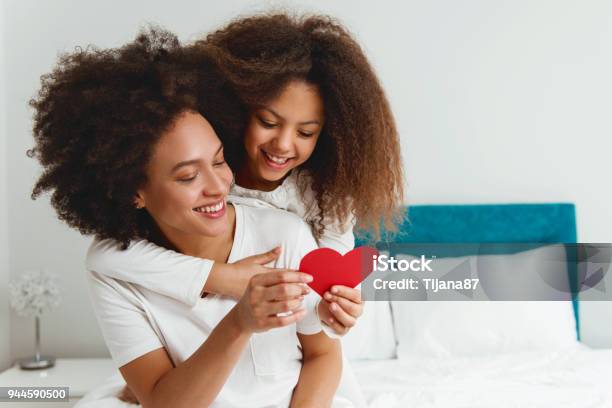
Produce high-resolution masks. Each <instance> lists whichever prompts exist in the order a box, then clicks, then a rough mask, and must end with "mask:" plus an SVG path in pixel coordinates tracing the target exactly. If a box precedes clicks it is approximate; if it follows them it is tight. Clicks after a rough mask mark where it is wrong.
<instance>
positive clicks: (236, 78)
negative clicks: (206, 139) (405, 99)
mask: <svg viewBox="0 0 612 408" xmlns="http://www.w3.org/2000/svg"><path fill="white" fill-rule="evenodd" d="M198 44H199V46H200V47H202V48H203V49H206V50H207V51H208V52H209V54H210V55H213V56H214V58H215V61H216V63H217V65H218V66H219V67H220V69H221V70H222V72H223V73H224V75H225V76H226V78H227V80H228V81H229V82H230V83H231V85H232V87H233V88H234V89H235V91H236V93H237V94H238V96H239V97H240V99H241V101H242V102H243V103H244V104H245V105H246V106H247V107H248V109H253V108H255V107H257V106H262V105H264V106H265V105H266V103H268V102H269V101H271V100H273V99H274V98H275V97H276V96H278V95H279V94H280V93H281V92H282V91H283V89H284V88H285V87H286V86H287V84H288V83H289V82H290V81H294V80H298V81H305V82H307V83H311V84H314V85H317V86H318V88H319V90H320V92H321V96H322V99H323V104H324V109H325V124H324V127H323V129H322V132H321V135H320V137H319V140H318V142H317V146H316V148H315V150H314V152H313V154H312V156H311V157H310V159H309V160H308V161H306V162H305V163H304V164H303V165H302V166H301V169H303V170H307V171H308V173H309V174H310V176H311V177H308V178H302V180H309V181H310V182H311V183H312V184H311V187H312V189H313V191H314V193H315V197H316V205H317V206H318V213H319V220H318V221H317V222H315V224H316V225H314V227H315V232H319V233H320V232H321V231H322V229H323V225H324V223H323V221H324V220H326V219H329V220H339V221H340V222H342V223H344V222H345V221H346V220H347V219H348V218H349V217H350V216H353V215H354V216H355V217H356V218H357V221H358V226H360V227H362V228H364V229H368V230H373V231H374V232H375V235H378V232H379V226H380V225H381V220H382V221H383V225H385V227H386V228H387V229H390V230H393V229H394V226H395V221H397V219H398V215H399V211H398V210H399V208H400V205H401V204H402V202H403V188H404V187H403V185H404V183H403V168H402V163H401V154H400V146H399V137H398V132H397V128H396V125H395V120H394V118H393V115H392V113H391V109H390V107H389V103H388V101H387V98H386V96H385V93H384V91H383V89H382V87H381V85H380V82H379V81H378V78H377V77H376V74H375V72H374V70H373V68H372V66H371V65H370V63H369V61H368V59H367V57H366V56H365V54H364V52H363V51H362V49H361V48H360V47H359V45H358V44H357V42H356V41H355V40H354V39H353V38H352V36H351V35H350V34H349V33H348V32H347V30H346V29H345V28H344V27H343V26H342V25H341V24H339V23H337V22H336V21H334V20H333V19H332V18H330V17H327V16H304V17H293V16H290V15H288V14H283V13H280V14H262V15H256V16H252V17H247V18H242V19H238V20H235V21H233V22H232V23H230V24H229V25H227V26H226V27H224V28H222V29H220V30H218V31H215V32H213V33H211V34H210V35H208V36H207V37H206V38H205V39H203V40H201V41H200V42H199V43H198ZM229 136H237V137H238V138H239V139H237V140H236V141H235V142H234V143H232V144H233V145H239V146H242V145H243V142H242V137H243V136H242V135H236V134H232V135H228V137H229ZM233 160H234V161H235V163H232V162H230V164H234V165H236V164H239V163H242V159H241V158H240V157H239V156H237V157H236V158H234V159H233ZM305 187H306V186H302V192H304V191H305Z"/></svg>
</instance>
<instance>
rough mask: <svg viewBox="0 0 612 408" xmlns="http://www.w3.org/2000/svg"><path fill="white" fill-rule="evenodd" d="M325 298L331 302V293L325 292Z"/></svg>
mask: <svg viewBox="0 0 612 408" xmlns="http://www.w3.org/2000/svg"><path fill="white" fill-rule="evenodd" d="M323 297H324V298H325V299H327V300H331V298H332V295H331V293H329V292H325V294H324V295H323Z"/></svg>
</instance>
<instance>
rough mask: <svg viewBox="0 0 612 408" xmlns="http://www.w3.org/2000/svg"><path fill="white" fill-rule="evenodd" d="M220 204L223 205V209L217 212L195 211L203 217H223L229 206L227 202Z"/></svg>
mask: <svg viewBox="0 0 612 408" xmlns="http://www.w3.org/2000/svg"><path fill="white" fill-rule="evenodd" d="M220 204H221V208H220V209H219V210H217V211H211V212H206V211H197V210H196V209H194V210H193V211H194V212H195V213H196V214H198V215H199V216H201V217H206V218H219V217H223V215H224V214H225V209H226V207H227V205H226V204H225V200H223V201H221V203H220ZM199 208H202V207H199Z"/></svg>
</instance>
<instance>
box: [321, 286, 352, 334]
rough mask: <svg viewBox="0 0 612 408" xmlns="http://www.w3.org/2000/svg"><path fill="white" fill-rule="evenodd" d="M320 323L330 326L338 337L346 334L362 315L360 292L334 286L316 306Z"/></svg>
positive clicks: (346, 287)
mask: <svg viewBox="0 0 612 408" xmlns="http://www.w3.org/2000/svg"><path fill="white" fill-rule="evenodd" d="M318 312H319V318H320V319H321V322H323V323H325V324H327V325H328V326H330V327H331V328H332V329H333V330H334V331H335V332H336V333H338V334H339V335H344V334H346V333H348V331H349V330H350V329H351V327H353V326H355V323H357V318H358V317H359V316H361V314H362V313H363V302H362V301H361V291H359V290H358V289H353V288H349V287H348V286H342V285H335V286H332V288H331V293H330V292H325V293H324V294H323V299H322V300H321V302H319V306H318Z"/></svg>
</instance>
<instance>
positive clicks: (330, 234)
mask: <svg viewBox="0 0 612 408" xmlns="http://www.w3.org/2000/svg"><path fill="white" fill-rule="evenodd" d="M354 226H355V219H354V218H353V217H351V218H350V219H349V220H347V221H346V223H344V225H341V224H339V223H326V224H325V229H324V230H323V232H322V235H321V237H320V238H319V239H318V241H317V243H318V245H319V247H324V248H331V249H334V250H336V251H338V252H339V253H341V254H343V255H344V254H346V253H347V252H349V251H351V250H352V249H353V248H355V236H354V234H353V228H354ZM363 307H364V304H363V302H362V301H361V292H360V291H359V290H358V289H353V288H349V287H347V286H342V285H336V286H334V287H333V288H332V293H330V292H325V293H324V294H323V300H321V302H320V303H319V304H318V305H317V313H318V314H319V317H320V319H321V322H322V323H323V324H324V325H323V331H324V332H325V334H327V335H328V336H329V337H331V338H332V339H338V338H340V337H342V336H343V335H345V334H346V333H348V332H349V330H350V329H351V328H352V327H353V326H355V324H356V323H357V319H358V318H359V316H361V314H362V313H363Z"/></svg>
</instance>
